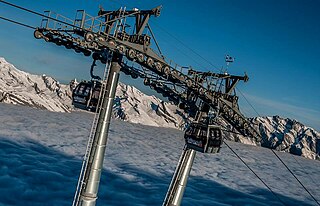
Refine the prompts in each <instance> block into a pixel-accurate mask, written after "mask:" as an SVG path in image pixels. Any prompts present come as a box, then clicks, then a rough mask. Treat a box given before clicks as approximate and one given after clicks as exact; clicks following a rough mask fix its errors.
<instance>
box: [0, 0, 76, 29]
mask: <svg viewBox="0 0 320 206" xmlns="http://www.w3.org/2000/svg"><path fill="white" fill-rule="evenodd" d="M0 3H4V4H7V5H9V6H12V7H15V8H17V9H21V10H23V11H26V12H29V13H32V14H35V15H38V16H42V17H45V18H48V19H51V20H53V21H57V22H59V23H62V24H65V25H68V26H72V27H74V28H78V29H82V28H81V27H79V26H76V25H73V24H69V23H67V22H64V21H61V20H58V19H55V18H52V17H50V16H46V15H44V14H41V13H39V12H36V11H33V10H30V9H27V8H24V7H21V6H18V5H16V4H12V3H10V2H6V1H4V0H0Z"/></svg>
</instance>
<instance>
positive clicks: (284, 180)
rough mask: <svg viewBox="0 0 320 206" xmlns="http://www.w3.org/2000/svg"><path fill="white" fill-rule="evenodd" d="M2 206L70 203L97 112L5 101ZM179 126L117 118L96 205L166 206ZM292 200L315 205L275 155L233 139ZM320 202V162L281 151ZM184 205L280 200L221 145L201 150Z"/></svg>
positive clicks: (0, 125) (0, 122) (0, 130)
mask: <svg viewBox="0 0 320 206" xmlns="http://www.w3.org/2000/svg"><path fill="white" fill-rule="evenodd" d="M0 117H1V119H0V147H1V150H0V184H1V187H0V194H1V198H0V205H71V202H72V199H73V194H74V191H75V187H76V183H77V177H78V175H79V171H80V167H81V161H82V160H81V159H82V155H83V153H84V151H85V147H86V143H87V137H88V134H89V128H90V124H91V120H92V118H93V115H92V114H90V113H78V112H74V113H54V112H48V111H44V110H36V109H32V108H28V107H21V106H14V105H7V104H0ZM182 137H183V133H182V132H181V131H178V130H175V129H165V128H158V127H150V126H144V125H140V124H132V123H128V122H123V121H118V120H114V121H112V124H111V128H110V135H109V140H108V146H107V151H106V158H105V162H104V171H103V175H102V182H101V185H100V190H99V192H100V193H99V199H98V205H161V204H162V201H163V198H164V196H165V193H166V190H167V188H168V185H169V183H170V179H171V176H172V173H173V171H174V169H175V166H176V163H177V161H178V158H179V155H180V152H181V150H182V148H183V143H184V142H183V138H182ZM229 144H230V145H231V146H232V148H234V149H235V150H236V151H237V153H238V154H239V155H240V156H241V157H243V158H244V160H245V161H246V162H247V163H248V164H249V165H250V166H251V167H252V168H253V169H254V170H255V171H256V172H257V173H258V175H259V176H260V177H261V178H262V179H263V180H265V181H266V182H267V184H268V185H269V186H270V187H271V188H272V189H273V191H274V192H275V193H276V194H277V195H278V196H279V198H280V199H281V200H282V201H284V202H285V203H286V204H287V205H316V204H315V203H314V202H313V201H312V200H311V198H310V197H309V196H308V194H307V193H306V192H305V191H304V190H303V189H302V188H301V186H299V185H298V184H297V182H296V181H295V180H294V179H293V177H292V176H291V175H290V174H289V172H288V171H286V170H285V169H284V168H283V166H282V165H281V164H280V162H279V161H278V160H277V159H276V158H275V157H274V155H272V153H271V152H270V151H269V150H267V149H263V148H259V147H253V146H249V145H243V144H238V143H232V142H229ZM279 155H280V156H281V157H282V158H283V160H284V161H285V162H286V163H287V164H288V165H289V167H290V168H291V169H292V170H293V171H294V173H295V174H296V175H297V176H298V177H299V178H300V180H301V181H302V182H303V183H304V184H305V186H306V187H307V188H308V189H309V190H310V191H311V192H312V194H313V195H314V196H315V197H316V198H317V199H318V201H320V192H319V186H320V184H319V182H318V180H319V178H320V162H319V161H313V160H307V159H304V158H300V157H297V156H292V155H290V154H286V153H279ZM183 205H190V206H191V205H192V206H193V205H281V203H279V201H278V200H277V199H276V198H275V197H274V196H273V195H272V194H271V193H270V192H269V191H268V190H267V189H266V188H265V187H264V186H263V185H262V183H261V182H260V181H259V180H258V179H257V178H255V176H254V175H253V174H252V173H251V172H250V171H249V170H248V169H247V168H246V167H245V166H244V165H243V164H242V163H241V162H240V161H239V160H238V159H237V158H236V157H235V156H234V155H233V154H232V153H231V152H230V151H229V150H228V148H226V147H223V148H222V150H221V153H219V154H215V155H204V154H200V153H198V154H197V157H196V161H195V164H194V166H193V169H192V172H191V177H190V179H189V182H188V187H187V189H186V193H185V197H184V199H183Z"/></svg>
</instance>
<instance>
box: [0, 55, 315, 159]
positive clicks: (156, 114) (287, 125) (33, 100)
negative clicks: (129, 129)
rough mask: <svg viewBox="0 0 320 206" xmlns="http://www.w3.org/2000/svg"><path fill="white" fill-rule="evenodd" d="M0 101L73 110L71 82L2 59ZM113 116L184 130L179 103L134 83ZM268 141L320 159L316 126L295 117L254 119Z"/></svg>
mask: <svg viewBox="0 0 320 206" xmlns="http://www.w3.org/2000/svg"><path fill="white" fill-rule="evenodd" d="M0 102H5V103H12V104H19V105H27V106H31V107H36V108H41V109H47V110H49V111H57V112H70V111H73V110H74V108H73V106H72V101H71V87H70V85H63V84H59V82H57V81H56V80H55V79H53V78H52V77H48V76H46V75H42V76H39V75H32V74H29V73H26V72H23V71H20V70H18V69H17V68H15V67H14V66H13V65H12V64H10V63H8V62H6V60H5V59H4V58H0ZM113 117H114V118H119V119H123V120H125V121H128V122H132V123H140V124H143V125H148V126H156V127H170V128H177V129H184V128H185V125H186V121H187V117H186V116H185V114H184V113H183V112H182V111H180V110H179V109H178V108H177V107H176V106H175V105H173V104H171V103H169V102H164V101H162V100H160V99H159V98H157V97H155V96H149V95H146V94H144V93H142V92H140V91H139V90H138V89H136V88H135V87H133V86H129V85H125V84H123V83H119V86H118V88H117V92H116V98H115V104H114V110H113ZM250 121H251V122H252V123H253V124H254V125H257V126H256V128H257V130H259V131H260V133H261V135H262V136H263V138H264V139H265V140H267V141H266V143H265V145H263V146H266V147H269V148H274V149H277V150H280V151H286V152H290V153H293V154H297V155H301V156H304V157H307V158H310V159H320V134H319V132H317V131H315V130H314V129H312V128H310V127H307V126H304V125H303V124H301V123H299V122H297V121H295V120H291V119H288V118H287V119H285V118H281V117H279V116H274V117H257V118H253V119H251V120H250ZM235 137H236V135H228V136H227V139H229V140H237V141H240V142H243V143H246V144H256V143H255V142H251V141H250V140H248V139H247V138H245V137H242V136H237V137H236V138H235Z"/></svg>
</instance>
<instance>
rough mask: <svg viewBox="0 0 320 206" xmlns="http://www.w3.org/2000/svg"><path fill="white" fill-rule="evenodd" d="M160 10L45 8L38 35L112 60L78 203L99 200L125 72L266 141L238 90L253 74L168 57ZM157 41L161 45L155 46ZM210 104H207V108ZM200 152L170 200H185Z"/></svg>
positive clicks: (185, 166)
mask: <svg viewBox="0 0 320 206" xmlns="http://www.w3.org/2000/svg"><path fill="white" fill-rule="evenodd" d="M160 10H161V7H156V8H154V9H151V10H138V9H132V10H126V9H125V8H120V9H119V10H116V11H105V10H102V9H100V11H99V12H98V16H90V15H88V14H87V13H86V12H85V11H84V10H78V11H77V13H76V18H75V19H74V20H72V19H69V18H66V17H63V16H61V15H59V14H56V13H54V12H51V11H45V14H44V15H45V17H43V19H42V21H41V26H40V27H38V28H37V29H36V30H35V32H34V36H35V38H37V39H44V40H45V41H46V42H51V43H54V44H56V45H58V46H65V48H67V49H73V50H74V51H75V52H77V53H83V54H84V55H85V56H91V55H92V58H93V59H94V60H100V61H101V62H102V63H105V64H110V69H109V71H108V76H107V79H106V80H105V81H104V82H103V84H102V89H101V91H102V92H101V95H100V96H102V98H101V101H100V103H99V106H98V109H97V113H98V117H97V119H95V123H94V128H93V130H94V132H93V133H92V135H91V136H90V140H89V143H88V148H87V152H86V155H85V160H84V164H83V168H82V170H81V174H80V177H79V184H78V188H77V191H76V195H75V200H74V203H73V205H95V202H96V199H97V193H98V187H99V181H100V176H101V170H102V163H103V159H104V151H105V147H106V142H107V136H108V128H109V124H110V116H111V109H112V104H113V99H114V95H115V88H116V86H117V83H118V78H119V73H120V71H121V72H123V73H124V74H126V75H130V76H131V77H132V78H134V79H135V78H142V79H144V80H143V81H144V84H145V85H146V86H149V87H150V88H151V89H153V90H155V91H156V92H158V93H161V94H162V95H163V96H164V97H167V98H168V100H169V101H172V102H173V103H174V104H176V105H178V106H179V108H180V109H183V110H184V111H185V112H186V113H188V114H189V116H190V117H191V118H193V119H194V120H195V121H197V122H201V121H202V119H203V117H206V116H208V113H209V111H210V110H214V111H216V113H217V115H218V116H219V117H221V118H223V119H224V120H225V121H226V122H227V123H228V124H230V125H231V126H232V127H233V128H234V129H236V130H237V131H238V132H239V133H241V134H242V135H244V136H248V137H250V138H252V139H256V140H257V141H258V142H260V141H261V138H260V135H259V133H258V132H257V131H256V130H255V129H254V128H253V126H252V125H251V124H250V123H249V121H248V120H247V119H246V118H245V117H244V116H243V115H242V113H241V112H240V110H239V106H238V96H236V94H235V87H236V85H237V84H238V83H239V82H240V81H244V82H247V81H248V76H247V75H244V76H236V75H230V74H227V73H214V72H202V71H197V70H195V69H193V68H191V67H182V66H179V65H177V64H175V63H173V62H172V61H171V60H169V59H167V58H165V57H164V55H163V54H162V53H161V50H160V47H159V45H158V43H157V41H156V39H155V36H154V33H153V31H152V30H151V27H150V25H149V23H148V20H149V19H150V17H152V16H154V17H158V16H159V15H160ZM149 34H150V35H149ZM153 43H154V47H155V48H156V49H153V48H152V44H153ZM204 107H205V108H207V109H205V110H203V108H204ZM195 153H196V151H195V150H194V149H192V148H188V147H187V146H186V147H185V149H184V151H183V153H182V156H181V158H180V161H179V164H178V167H177V170H176V172H175V175H174V177H173V179H172V182H171V185H170V188H169V190H168V193H167V196H166V198H165V201H164V205H180V203H181V199H182V196H183V191H184V187H185V186H186V182H187V178H188V175H189V172H190V169H191V167H192V163H193V159H194V157H195Z"/></svg>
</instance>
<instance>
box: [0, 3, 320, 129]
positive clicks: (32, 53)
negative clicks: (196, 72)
mask: <svg viewBox="0 0 320 206" xmlns="http://www.w3.org/2000/svg"><path fill="white" fill-rule="evenodd" d="M10 2H12V3H15V4H18V5H21V6H24V7H27V8H30V9H33V10H36V11H39V12H42V11H44V10H52V11H56V12H57V13H61V14H63V15H65V16H68V17H70V18H74V16H75V11H76V10H77V9H85V10H87V12H88V13H91V14H92V15H96V13H97V11H98V6H99V4H101V5H102V6H103V7H104V8H105V9H110V10H115V9H118V8H119V7H120V6H126V7H127V9H131V8H133V7H137V8H139V9H150V8H153V7H156V6H158V5H162V6H163V9H162V13H161V16H160V17H158V18H153V19H152V20H151V22H150V24H151V27H152V28H153V30H154V33H155V35H156V37H157V39H158V41H159V44H160V46H161V48H162V50H163V52H164V54H165V56H167V57H168V58H170V59H173V60H174V61H175V62H176V63H178V64H180V65H186V66H188V65H191V66H193V67H195V68H198V69H201V70H203V71H207V70H212V71H217V69H216V68H215V67H213V66H212V65H215V66H216V67H218V68H221V67H222V66H225V63H224V56H225V55H226V54H230V55H231V56H234V57H235V58H236V61H235V62H234V64H233V65H232V66H231V67H230V68H229V72H230V73H233V74H237V75H243V74H244V72H247V74H248V75H249V77H250V81H249V82H248V83H241V84H240V85H239V89H240V91H241V92H242V93H243V94H244V95H245V96H246V98H247V99H248V100H249V102H250V103H251V104H252V105H253V106H254V107H255V109H256V110H257V111H258V113H259V114H260V115H264V116H265V115H269V116H270V115H280V116H283V117H290V118H294V119H297V120H298V121H300V122H302V123H304V124H306V125H308V126H311V127H314V128H316V129H317V130H318V131H319V130H320V91H319V89H320V82H319V79H320V67H319V61H318V60H319V55H320V23H319V20H320V12H319V8H320V1H319V0H305V1H302V0H228V1H223V0H203V1H186V0H175V1H171V0H154V1H150V0H136V1H128V0H127V1H121V0H104V1H102V0H68V1H65V0H64V1H63V0H47V1H22V0H10ZM0 16H5V17H8V18H13V19H16V20H18V21H22V22H25V23H28V24H31V25H34V26H38V25H39V23H40V19H41V18H40V17H38V16H34V15H30V14H28V13H26V12H23V11H18V10H16V9H12V8H10V7H8V6H6V5H4V4H0ZM168 33H169V34H170V35H169V34H168ZM172 36H174V37H175V38H178V39H179V40H180V41H181V42H183V43H184V44H181V43H180V42H178V41H177V40H176V39H175V38H173V37H172ZM185 45H187V46H188V47H189V48H192V50H194V51H196V52H197V53H198V54H200V55H201V56H202V57H203V58H205V59H206V60H208V61H210V62H211V64H209V63H208V62H207V61H205V60H203V59H202V58H200V57H199V56H197V55H196V54H194V53H193V52H192V51H191V50H190V49H188V48H187V47H185ZM0 56H3V57H5V58H6V59H7V60H8V61H10V62H11V63H13V64H15V65H16V66H17V67H18V68H19V69H21V70H25V71H27V72H32V73H36V74H43V73H46V74H47V75H51V76H53V77H55V78H57V79H58V80H60V81H61V82H68V81H69V80H70V79H72V78H75V77H76V78H77V79H88V78H89V67H90V64H91V59H90V58H86V57H84V56H82V55H80V54H76V53H75V52H73V51H71V50H66V49H64V48H63V47H57V46H56V45H54V44H48V43H46V42H44V41H42V40H36V39H34V38H33V31H32V30H30V29H27V28H23V27H20V26H17V25H13V24H10V23H7V22H4V21H2V20H0ZM100 67H101V70H102V66H100ZM122 80H123V81H124V82H125V83H128V82H129V83H130V81H131V80H130V79H128V78H123V79H122ZM135 84H136V85H137V84H138V85H141V84H139V83H136V82H135ZM140 89H142V90H143V91H146V88H143V87H140ZM239 97H240V108H241V110H242V111H243V113H244V114H245V115H247V116H257V114H256V113H255V112H254V111H253V109H252V108H251V107H250V106H249V105H248V104H247V102H246V101H245V100H244V98H243V96H242V95H241V94H239Z"/></svg>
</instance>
